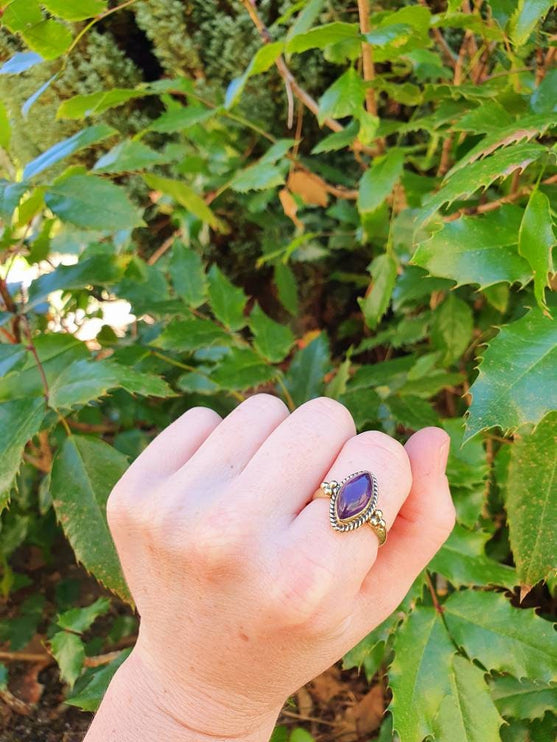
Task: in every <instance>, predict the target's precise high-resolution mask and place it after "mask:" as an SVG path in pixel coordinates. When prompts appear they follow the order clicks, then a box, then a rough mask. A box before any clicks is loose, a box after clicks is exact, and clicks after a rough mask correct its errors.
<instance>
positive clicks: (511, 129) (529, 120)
mask: <svg viewBox="0 0 557 742" xmlns="http://www.w3.org/2000/svg"><path fill="white" fill-rule="evenodd" d="M552 125H553V126H555V122H554V121H552V119H551V117H549V116H547V115H530V116H521V117H520V118H519V119H516V120H515V121H513V122H512V123H510V124H507V125H506V126H503V127H502V128H501V127H499V128H497V129H495V130H494V131H492V132H490V133H488V134H487V136H485V137H484V138H483V139H482V140H481V141H480V142H479V143H478V144H477V145H476V146H475V147H472V149H471V150H470V151H469V152H467V153H466V155H464V157H461V158H459V160H458V161H457V162H456V163H455V165H454V166H453V168H452V170H450V171H449V172H448V173H447V176H446V180H448V179H449V178H450V177H451V176H452V175H453V174H454V173H456V172H458V171H459V170H462V169H463V168H466V167H468V166H469V165H470V163H472V162H474V161H476V160H477V159H479V158H480V157H485V156H486V155H490V154H491V153H492V152H494V151H495V150H496V149H498V148H499V147H508V146H510V145H514V144H516V143H518V142H521V141H524V140H527V141H529V140H530V139H533V138H534V137H541V136H543V135H544V134H545V133H546V131H547V130H548V129H549V128H550V127H551V126H552Z"/></svg>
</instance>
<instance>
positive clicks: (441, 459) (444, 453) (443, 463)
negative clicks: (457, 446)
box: [437, 438, 451, 475]
mask: <svg viewBox="0 0 557 742" xmlns="http://www.w3.org/2000/svg"><path fill="white" fill-rule="evenodd" d="M450 447H451V441H450V438H448V439H447V440H446V441H445V442H444V443H442V444H441V446H440V447H439V451H438V452H437V466H438V471H439V474H440V475H442V474H444V473H445V469H446V468H447V459H448V458H449V448H450Z"/></svg>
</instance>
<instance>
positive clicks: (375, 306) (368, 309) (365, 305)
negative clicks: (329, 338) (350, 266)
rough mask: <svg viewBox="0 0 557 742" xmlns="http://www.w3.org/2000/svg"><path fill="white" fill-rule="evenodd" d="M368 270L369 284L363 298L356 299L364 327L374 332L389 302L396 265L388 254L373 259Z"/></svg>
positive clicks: (393, 284)
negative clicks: (362, 316) (369, 273)
mask: <svg viewBox="0 0 557 742" xmlns="http://www.w3.org/2000/svg"><path fill="white" fill-rule="evenodd" d="M368 270H369V271H370V272H371V284H370V286H369V288H368V290H367V292H366V295H365V297H364V298H362V297H358V304H359V305H360V309H361V310H362V314H363V315H364V320H365V323H366V325H367V326H368V327H369V328H371V329H372V330H374V329H375V328H376V327H377V325H378V324H379V322H380V321H381V319H382V317H383V315H384V314H385V312H386V311H387V307H388V306H389V303H390V301H391V295H392V293H393V288H394V286H395V280H396V275H397V264H396V261H395V260H394V258H393V257H392V256H391V255H390V254H388V253H383V254H382V255H378V256H377V257H376V258H374V259H373V261H372V262H371V264H370V265H369V266H368Z"/></svg>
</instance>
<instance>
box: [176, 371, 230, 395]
mask: <svg viewBox="0 0 557 742" xmlns="http://www.w3.org/2000/svg"><path fill="white" fill-rule="evenodd" d="M208 373H209V371H208V370H206V369H205V368H203V370H201V367H199V370H196V371H190V372H189V373H187V374H183V376H180V378H179V379H178V381H177V385H178V389H181V390H182V391H184V392H189V393H190V394H215V393H216V392H218V391H219V390H220V387H219V385H218V384H217V383H216V382H215V381H213V380H212V379H211V377H210V376H208V375H207V374H208Z"/></svg>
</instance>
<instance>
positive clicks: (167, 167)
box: [0, 0, 557, 742]
mask: <svg viewBox="0 0 557 742" xmlns="http://www.w3.org/2000/svg"><path fill="white" fill-rule="evenodd" d="M554 10H555V9H554V7H553V3H551V2H546V1H544V0H539V1H537V2H526V0H490V1H489V2H484V1H482V0H465V1H464V2H460V0H448V2H446V1H445V0H439V1H434V2H429V3H428V2H418V3H410V2H404V1H403V0H383V1H382V2H374V3H369V2H367V0H359V1H358V2H357V3H356V2H354V3H346V2H341V0H305V1H304V0H302V1H301V2H292V1H291V0H284V1H279V0H263V1H262V2H256V3H254V2H251V1H250V0H235V1H230V2H228V1H227V0H213V1H212V2H203V1H202V0H193V1H189V2H179V1H178V0H150V1H147V0H135V1H134V0H128V1H127V2H123V3H121V4H120V5H118V4H117V3H116V2H107V1H106V0H79V1H78V0H68V1H67V2H61V1H60V0H49V1H48V2H46V1H44V2H39V0H13V1H12V2H8V3H4V4H3V7H2V19H1V21H2V27H1V28H0V60H2V66H1V68H0V148H1V149H0V170H1V173H0V175H1V176H2V179H1V181H0V217H1V225H2V231H1V238H0V239H1V241H0V508H1V510H2V513H1V516H0V517H1V530H0V605H1V608H2V617H1V618H0V642H2V644H1V647H2V649H0V663H1V664H0V695H1V698H2V700H3V702H4V711H3V715H2V717H1V718H0V723H4V727H5V730H6V731H5V732H3V733H4V734H5V736H4V737H2V740H6V742H7V741H8V740H12V739H18V740H19V739H27V738H29V739H33V740H36V741H37V742H38V741H39V740H41V739H45V740H47V739H60V738H61V731H59V729H62V727H58V726H57V725H58V724H62V723H63V724H66V727H64V728H66V729H67V728H68V726H67V725H68V724H69V728H71V729H73V730H74V731H76V732H77V733H79V730H83V729H85V726H86V724H87V722H88V718H89V717H88V716H86V715H85V714H83V715H82V716H81V717H80V716H79V714H78V712H70V711H68V710H67V709H68V707H69V706H64V708H65V709H66V711H65V712H64V713H62V712H61V711H60V705H59V704H60V700H61V698H64V699H65V700H66V701H67V704H68V705H71V706H73V707H77V708H79V709H83V710H85V711H87V712H90V711H94V710H95V708H96V707H97V705H98V703H99V702H100V700H101V698H102V695H103V693H104V690H105V689H106V686H107V684H108V682H109V680H110V677H111V676H112V674H113V673H114V671H115V669H116V667H117V666H118V664H119V663H121V662H122V661H123V660H124V659H125V656H127V653H129V651H130V649H129V648H130V647H131V646H133V642H134V640H135V636H136V633H137V620H136V617H135V615H134V612H133V607H132V606H131V605H130V599H129V595H128V593H127V588H126V585H125V581H124V579H123V576H122V574H121V571H120V567H119V564H118V560H117V557H116V554H115V551H114V548H113V546H112V542H111V540H110V536H109V534H108V531H107V527H106V520H105V513H104V505H105V502H106V498H107V496H108V494H109V492H110V490H111V487H112V486H113V484H114V483H115V482H116V480H117V479H118V478H119V476H120V474H121V473H122V472H123V471H124V469H125V468H126V466H128V464H129V462H130V461H131V460H133V458H134V457H135V456H136V455H137V454H138V453H139V452H140V451H141V450H142V449H143V448H144V447H145V446H146V445H148V443H149V442H150V441H151V440H152V439H153V437H154V436H155V435H156V434H157V432H158V431H159V430H161V429H162V428H163V427H165V426H166V425H167V424H168V423H169V422H170V421H171V420H173V419H174V418H176V417H177V416H178V415H179V414H181V413H182V412H183V411H184V410H186V409H188V408H189V407H191V406H193V405H197V404H208V405H210V406H212V407H214V408H215V409H217V410H218V411H219V412H220V413H221V414H223V415H224V414H226V413H227V412H229V411H230V410H231V409H232V408H233V407H234V406H235V405H236V404H237V403H238V402H239V401H241V400H242V399H244V398H245V397H246V396H247V395H249V394H252V393H254V392H255V391H266V392H270V393H274V394H276V395H278V396H280V397H281V398H282V399H283V400H284V401H285V402H286V403H287V404H288V405H289V407H290V408H291V409H294V408H295V407H296V406H298V405H300V404H302V403H303V402H304V401H306V400H308V399H310V398H312V397H315V396H318V395H322V394H325V395H327V396H330V397H333V398H335V399H338V400H339V401H341V402H342V403H344V404H345V405H346V406H347V407H348V408H349V409H350V411H351V412H352V414H353V416H354V419H355V420H356V423H357V425H358V428H359V429H360V430H362V429H365V428H377V429H380V430H383V431H384V432H386V433H388V434H390V435H394V436H396V437H397V438H399V439H400V440H404V439H405V438H406V437H407V436H408V435H409V434H410V433H411V432H412V431H414V430H416V429H418V428H420V427H422V426H424V425H442V426H443V427H445V429H446V430H447V431H448V432H449V434H450V435H451V438H452V441H453V445H452V450H451V454H450V460H449V472H448V473H449V479H450V482H451V486H452V492H453V495H454V499H455V503H456V507H457V513H458V523H457V526H456V528H455V530H454V532H453V534H452V535H451V537H450V539H449V540H448V542H447V543H446V545H445V546H444V547H443V548H442V550H441V551H440V552H439V554H438V555H437V556H436V557H435V559H434V560H433V562H432V563H431V564H430V566H429V568H428V570H426V571H425V572H424V574H423V575H421V576H420V578H419V579H418V580H417V581H416V584H415V585H414V587H413V588H412V590H411V592H410V593H409V595H408V596H407V598H406V599H405V601H404V602H403V604H402V605H401V606H400V609H399V610H398V611H397V612H395V614H393V616H391V617H390V618H389V619H388V620H387V621H386V622H385V623H384V624H383V625H382V626H380V627H379V628H378V629H376V630H375V631H373V632H372V633H371V634H370V635H369V637H367V638H366V639H365V640H364V641H363V642H362V643H361V644H360V645H359V646H358V647H356V648H354V650H353V651H351V652H350V653H349V654H348V655H347V656H346V657H345V658H344V661H343V665H342V667H343V674H342V677H343V678H345V679H347V681H346V682H350V683H352V684H353V689H354V690H353V696H352V701H351V702H348V703H346V702H345V701H346V699H345V698H344V697H343V695H342V692H341V691H339V692H338V695H337V696H335V693H334V689H333V690H331V688H332V686H331V685H328V686H327V688H328V692H327V694H325V697H324V698H320V696H319V692H318V686H315V685H314V686H310V688H309V695H307V694H306V698H305V704H306V705H305V706H304V699H303V698H302V697H300V696H296V698H294V699H292V701H291V703H290V704H289V705H288V706H287V707H285V712H284V715H283V716H281V718H280V720H279V725H278V726H277V730H276V731H275V736H274V740H275V742H282V741H285V742H286V741H287V740H290V741H291V742H304V741H305V740H309V739H312V738H313V737H312V735H314V736H315V738H318V739H320V740H324V739H330V740H332V739H341V737H342V739H345V740H347V741H348V740H358V739H366V740H369V739H371V738H375V737H377V738H378V739H380V740H382V741H383V742H384V741H385V740H391V739H399V740H400V741H401V742H421V741H422V740H423V739H425V738H426V737H428V738H433V739H436V740H441V741H442V742H446V741H450V742H460V740H463V741H464V740H468V741H473V742H475V741H476V740H477V741H478V742H479V741H480V740H481V742H490V741H491V740H499V739H503V740H505V741H510V742H515V741H519V740H520V741H521V742H526V740H541V741H542V740H552V739H554V737H555V715H554V711H555V708H556V691H555V685H554V684H555V680H556V667H557V658H556V657H555V641H554V634H553V628H552V625H551V620H552V619H553V618H554V617H555V586H556V579H555V553H556V548H555V546H556V544H555V534H556V533H557V515H556V509H555V469H556V453H555V452H556V447H555V439H556V434H557V414H556V412H555V411H556V410H557V391H556V390H557V384H556V380H557V370H556V369H557V329H556V325H555V320H554V314H555V307H556V302H555V294H554V289H555V286H556V284H555V273H554V268H553V262H552V248H553V246H554V242H555V235H554V217H555V206H556V198H557V188H556V185H557V175H556V168H555V145H554V139H553V138H552V129H553V128H554V126H555V121H556V118H555V112H556V110H557V70H556V68H555V49H556V41H555V40H556V36H555V30H556V24H555V12H554ZM358 669H361V670H362V673H361V674H360V675H358V674H357V670H358ZM337 672H339V669H338V668H337ZM336 677H337V676H336V675H335V678H336ZM339 677H341V676H340V675H339ZM22 678H23V679H24V682H22ZM329 680H330V679H329ZM335 682H336V681H335ZM43 686H45V688H44V689H43ZM337 686H338V687H337ZM337 686H335V687H336V690H337V691H338V689H339V688H340V687H341V686H340V685H339V684H338V683H337ZM354 694H355V695H354ZM327 695H328V698H327ZM354 697H355V698H357V699H358V703H356V704H355V705H354V700H353V699H354ZM308 698H309V699H310V701H309V703H310V705H309V707H308V706H307V699H308ZM334 698H336V699H337V700H335V701H334V703H333V702H332V701H331V699H334ZM343 698H344V700H343ZM339 699H340V700H339ZM327 701H331V703H330V705H329V706H327ZM312 704H313V705H312ZM53 708H55V709H56V712H54V711H52V709H53ZM308 708H309V712H308ZM45 709H51V711H50V712H48V714H47V712H46V711H45ZM358 709H359V711H358ZM39 711H40V713H39ZM304 711H305V713H304ZM385 711H387V713H384V712H385ZM72 713H73V715H72ZM41 714H42V716H41ZM45 714H46V716H45ZM320 715H321V716H322V718H323V725H322V726H320V724H319V722H317V721H315V718H316V717H318V718H319V716H320ZM300 716H306V717H311V718H312V719H313V721H311V720H310V721H307V722H306V723H305V724H302V723H301V722H300V721H299V717H300ZM45 718H48V721H47V723H46V724H45ZM72 725H73V726H72ZM25 734H28V735H31V736H28V737H26V736H24V735H25ZM49 734H53V735H54V736H48V735H49ZM9 735H12V736H9ZM33 735H34V736H33ZM41 735H42V736H41ZM350 735H351V736H350Z"/></svg>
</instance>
